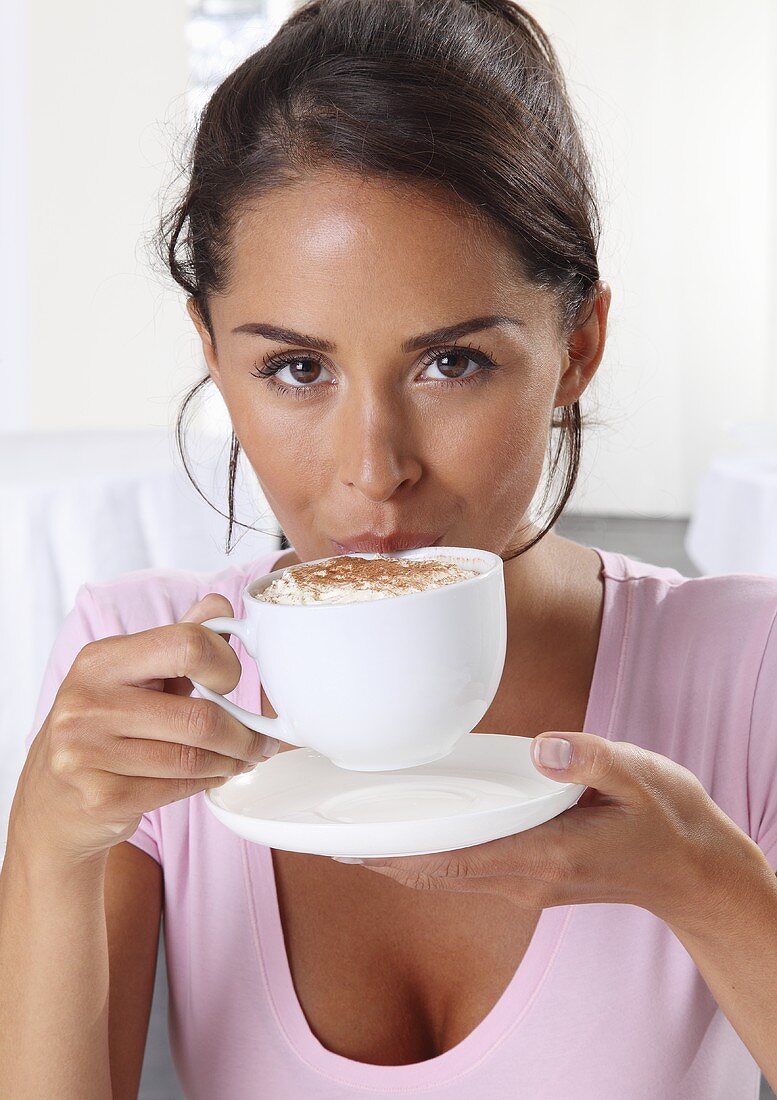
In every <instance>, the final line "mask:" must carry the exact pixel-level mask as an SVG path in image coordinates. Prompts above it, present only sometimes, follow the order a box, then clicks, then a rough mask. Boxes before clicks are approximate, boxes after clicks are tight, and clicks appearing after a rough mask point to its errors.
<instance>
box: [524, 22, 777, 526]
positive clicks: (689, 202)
mask: <svg viewBox="0 0 777 1100" xmlns="http://www.w3.org/2000/svg"><path fill="white" fill-rule="evenodd" d="M526 6H527V7H528V9H529V10H530V11H531V12H532V14H533V15H535V16H536V17H537V19H538V20H539V22H540V23H541V25H542V26H543V27H544V28H545V29H546V30H547V31H548V32H549V34H550V35H551V37H552V38H553V41H554V43H555V45H556V48H557V49H558V52H559V54H560V57H561V61H562V65H563V66H564V68H565V71H566V72H567V73H568V74H569V84H570V91H571V92H572V95H573V98H574V100H575V102H576V104H577V105H578V107H579V109H580V111H581V114H582V115H583V117H584V119H585V120H586V123H587V125H588V127H589V128H590V133H591V141H590V144H591V147H592V150H593V154H594V157H595V158H596V159H597V160H598V163H599V165H600V169H601V180H602V184H603V191H604V199H605V201H604V203H603V213H604V215H605V217H604V223H605V230H604V235H603V241H602V246H603V247H602V254H601V264H600V266H601V270H602V275H603V277H604V278H606V279H607V280H608V281H609V282H610V283H611V285H612V288H613V304H612V308H611V313H610V318H611V328H610V339H609V348H608V352H607V354H606V357H605V360H604V362H603V363H602V366H601V367H600V372H599V379H598V381H597V383H596V387H595V391H596V392H595V398H596V406H597V407H595V408H594V409H593V411H594V412H595V413H596V414H597V415H598V416H599V417H600V418H601V419H602V420H603V421H604V422H605V424H604V427H603V428H602V429H600V430H596V431H594V432H590V433H589V435H588V437H587V439H586V446H585V462H584V471H585V472H584V478H583V483H582V485H581V491H580V492H579V493H578V494H577V497H576V500H575V509H576V510H581V511H588V512H597V513H614V514H618V513H622V514H629V513H641V514H645V515H650V514H668V515H683V514H687V513H688V512H689V511H690V509H691V507H692V505H693V500H694V495H695V488H696V484H697V481H698V478H699V475H700V473H701V471H702V469H703V468H704V465H705V463H706V462H707V461H708V459H709V457H710V455H711V454H712V453H713V452H714V451H715V450H716V449H718V448H720V447H722V446H723V445H724V433H725V427H726V425H727V423H729V422H734V421H737V420H755V419H759V418H761V417H769V414H770V411H771V408H772V402H773V401H774V399H775V398H777V385H776V383H775V375H777V349H775V347H774V343H773V340H772V338H771V332H772V327H773V318H774V316H775V312H776V311H775V305H777V277H776V276H777V270H776V268H777V225H776V223H775V218H774V206H775V202H777V171H776V168H777V165H776V153H777V5H775V4H774V0H742V3H740V4H739V5H738V6H737V7H736V8H733V7H732V6H731V4H730V3H729V2H727V0H726V2H723V0H651V2H650V3H647V4H646V3H642V2H640V0H627V2H624V0H585V3H580V0H527V4H526ZM589 404H590V403H589Z"/></svg>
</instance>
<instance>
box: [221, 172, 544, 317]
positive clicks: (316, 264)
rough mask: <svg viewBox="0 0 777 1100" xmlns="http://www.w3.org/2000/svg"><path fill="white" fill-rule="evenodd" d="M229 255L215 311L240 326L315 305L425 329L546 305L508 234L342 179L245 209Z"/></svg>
mask: <svg viewBox="0 0 777 1100" xmlns="http://www.w3.org/2000/svg"><path fill="white" fill-rule="evenodd" d="M229 255H230V259H229V282H228V286H227V288H226V290H225V292H224V294H223V295H222V296H221V301H220V302H219V303H218V308H217V312H218V313H221V314H222V316H223V318H224V320H225V321H229V322H231V321H232V320H233V319H234V320H235V323H238V322H244V321H246V320H252V319H258V318H252V317H251V315H250V314H251V312H252V310H253V311H255V310H256V309H257V308H258V307H260V306H261V307H263V319H267V320H269V319H276V320H278V319H283V320H286V319H289V318H290V316H291V315H292V314H293V316H294V319H295V320H299V313H300V311H301V310H302V311H304V312H306V313H308V314H309V315H310V310H311V308H312V306H313V303H317V309H318V312H317V314H316V317H317V318H319V319H320V320H323V319H324V312H322V310H323V311H327V310H329V311H331V309H336V310H337V312H338V315H339V316H340V318H341V319H345V314H350V319H352V320H354V321H356V322H358V320H359V319H361V320H362V322H363V320H364V318H365V317H366V316H369V317H370V318H371V320H372V321H374V320H375V318H376V316H377V315H380V314H381V313H391V314H392V315H393V316H394V321H395V324H396V319H397V316H401V320H402V322H403V324H407V323H410V324H412V320H413V318H414V317H417V318H418V323H419V324H423V323H425V320H428V316H429V314H430V313H432V314H436V316H435V318H434V319H435V321H439V320H440V316H439V315H440V311H443V312H444V313H447V312H449V311H455V316H456V317H459V316H466V315H468V311H470V313H471V312H472V311H473V309H474V310H479V309H481V308H482V309H483V310H484V311H486V310H487V311H494V312H495V311H497V310H499V309H505V310H506V309H507V308H508V307H509V306H513V307H514V306H515V305H522V306H523V307H524V308H527V307H531V308H532V309H534V310H535V311H536V310H541V311H542V310H544V311H547V309H548V305H549V303H548V302H547V298H548V296H547V294H543V293H542V292H541V291H540V290H539V288H536V287H534V286H532V285H531V284H529V283H528V282H527V281H526V280H525V279H524V278H523V277H522V276H521V274H520V272H519V267H518V260H517V257H516V256H515V254H514V252H513V251H512V250H511V249H510V247H509V245H508V244H507V240H506V237H505V234H503V233H502V232H500V230H499V228H498V227H496V226H494V225H493V224H492V223H490V222H488V221H486V220H485V219H484V218H482V217H479V216H478V213H477V211H476V210H475V208H474V207H467V206H466V205H465V204H463V203H459V202H457V201H455V197H454V196H450V197H449V196H448V195H447V194H446V193H445V192H443V191H442V190H441V189H439V188H437V189H436V188H434V187H432V186H424V187H423V188H422V187H420V186H418V185H416V184H410V183H409V184H406V185H405V184H401V183H396V182H391V183H384V182H382V181H379V180H374V179H367V178H363V177H356V176H354V175H350V174H346V173H336V172H319V173H316V174H315V175H313V176H309V177H305V178H301V179H298V180H295V181H294V182H293V183H290V184H288V185H284V186H281V187H276V188H274V189H273V190H272V191H270V192H268V193H267V194H266V195H264V196H262V197H261V198H260V199H259V200H255V201H254V202H252V203H251V204H250V206H247V207H246V208H244V209H243V210H241V212H240V213H239V215H238V216H237V217H236V219H235V223H234V225H233V227H232V233H231V240H230V253H229ZM215 304H216V303H214V305H215ZM264 315H266V317H265V316H264ZM422 318H423V320H422ZM315 319H316V318H315V317H313V316H312V315H311V321H313V320H315Z"/></svg>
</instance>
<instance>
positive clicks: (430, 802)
mask: <svg viewBox="0 0 777 1100" xmlns="http://www.w3.org/2000/svg"><path fill="white" fill-rule="evenodd" d="M531 740H532V739H531V738H530V737H513V736H511V735H509V734H501V733H470V734H467V736H465V737H462V738H461V740H460V741H459V742H458V744H457V745H456V746H455V747H454V749H453V751H452V752H451V753H449V755H448V756H446V757H444V758H443V759H442V760H437V761H435V762H434V763H433V764H421V765H419V766H418V767H416V768H408V769H406V770H403V771H389V772H353V771H346V770H345V769H343V768H338V767H337V766H336V765H335V764H333V763H332V762H331V761H330V760H329V759H328V758H327V757H325V756H322V755H321V754H320V753H317V752H314V751H313V749H292V750H288V751H286V752H281V753H278V754H277V755H276V756H273V757H272V758H271V759H270V760H267V761H265V762H264V763H261V764H258V765H257V766H256V767H255V768H254V769H253V771H250V772H246V773H245V774H244V775H239V776H235V777H234V778H233V779H230V780H229V781H228V782H227V783H225V784H224V785H223V786H222V787H214V788H212V789H211V790H209V791H207V792H206V795H205V800H206V803H207V806H208V808H209V809H210V810H211V812H212V813H214V814H215V815H216V817H217V818H218V819H219V821H221V822H223V823H224V825H226V826H227V827H228V828H230V829H232V831H233V832H235V833H237V834H238V836H242V837H245V838H246V840H252V841H254V842H255V843H257V844H265V845H267V846H268V847H270V848H281V849H283V850H284V851H287V852H311V853H313V854H315V855H323V856H361V857H370V856H403V855H422V854H425V853H429V852H446V851H451V850H453V849H455V848H467V847H470V846H471V845H473V844H481V843H483V842H484V841H487V840H495V839H496V838H497V837H501V836H509V835H510V834H511V833H520V832H522V831H523V830H524V829H531V828H532V827H533V826H535V825H541V824H542V823H543V822H544V821H548V820H549V819H550V818H552V817H556V816H557V815H558V814H560V813H561V812H562V810H566V809H567V808H568V807H569V806H572V805H574V803H575V802H577V800H578V799H579V798H580V796H581V794H582V793H583V791H584V790H585V786H584V785H582V784H580V783H558V782H556V781H555V780H553V779H547V778H546V777H545V776H544V775H542V774H540V772H538V771H537V770H536V768H535V767H534V765H533V764H532V762H531V759H530V756H529V749H530V746H531Z"/></svg>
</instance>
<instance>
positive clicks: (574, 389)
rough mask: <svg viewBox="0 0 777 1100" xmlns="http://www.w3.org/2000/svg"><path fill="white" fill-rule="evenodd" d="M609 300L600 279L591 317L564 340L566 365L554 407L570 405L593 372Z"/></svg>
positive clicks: (598, 358) (598, 359) (604, 335)
mask: <svg viewBox="0 0 777 1100" xmlns="http://www.w3.org/2000/svg"><path fill="white" fill-rule="evenodd" d="M611 301H612V290H611V289H610V287H609V285H608V284H607V283H605V282H604V281H603V280H602V279H599V280H598V282H597V283H596V298H595V301H594V308H593V309H592V310H591V315H590V317H589V318H588V320H587V321H585V322H584V323H583V324H582V325H579V326H578V328H576V329H575V330H574V332H573V333H572V334H571V336H570V337H569V339H568V341H567V353H566V355H565V356H564V360H565V363H566V365H565V367H564V370H563V373H562V375H561V377H560V379H559V383H558V388H557V389H556V398H555V406H556V408H558V407H559V406H560V405H573V404H574V403H575V401H577V400H578V398H579V397H580V396H581V394H582V393H583V391H584V390H585V389H586V387H587V386H588V384H589V382H590V381H591V379H592V378H593V376H594V375H595V374H596V368H597V367H598V366H599V363H600V362H601V360H602V356H603V355H604V345H605V342H606V338H607V316H608V313H609V310H610V302H611Z"/></svg>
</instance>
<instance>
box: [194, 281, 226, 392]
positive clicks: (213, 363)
mask: <svg viewBox="0 0 777 1100" xmlns="http://www.w3.org/2000/svg"><path fill="white" fill-rule="evenodd" d="M186 310H187V312H188V314H189V316H190V317H191V319H192V321H193V322H194V327H195V328H196V329H197V334H198V335H199V337H200V340H201V341H202V354H203V355H204V357H205V363H206V364H207V367H208V372H209V374H210V376H211V378H212V379H213V381H214V382H215V383H216V385H217V386H218V387H219V389H220V388H221V386H220V380H221V376H220V373H219V361H218V357H217V355H216V349H215V347H214V346H213V341H212V340H211V336H210V333H209V332H208V327H207V325H206V324H205V322H204V321H203V319H202V316H201V315H200V311H199V309H198V308H197V303H196V302H195V300H194V298H191V297H190V298H187V299H186Z"/></svg>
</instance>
